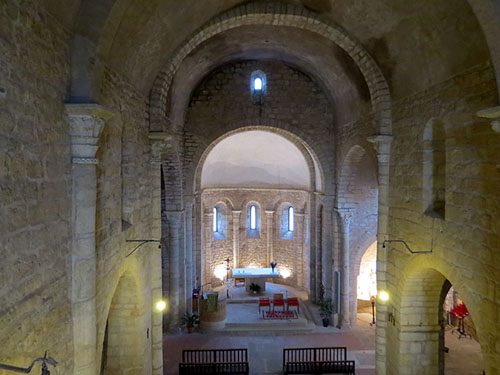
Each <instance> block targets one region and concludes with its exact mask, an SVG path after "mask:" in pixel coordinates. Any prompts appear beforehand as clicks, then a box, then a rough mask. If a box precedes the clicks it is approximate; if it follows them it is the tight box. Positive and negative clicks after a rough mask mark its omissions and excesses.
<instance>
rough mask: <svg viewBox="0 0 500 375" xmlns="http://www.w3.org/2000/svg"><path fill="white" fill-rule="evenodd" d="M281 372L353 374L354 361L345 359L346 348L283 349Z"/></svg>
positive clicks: (286, 373) (286, 374)
mask: <svg viewBox="0 0 500 375" xmlns="http://www.w3.org/2000/svg"><path fill="white" fill-rule="evenodd" d="M283 373H284V374H285V375H288V374H318V375H319V374H346V375H354V374H355V362H354V361H348V360H347V348H345V347H338V348H335V347H330V348H290V349H287V348H285V349H283Z"/></svg>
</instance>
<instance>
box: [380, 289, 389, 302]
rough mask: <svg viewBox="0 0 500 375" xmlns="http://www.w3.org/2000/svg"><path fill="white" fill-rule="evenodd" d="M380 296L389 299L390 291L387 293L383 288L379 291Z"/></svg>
mask: <svg viewBox="0 0 500 375" xmlns="http://www.w3.org/2000/svg"><path fill="white" fill-rule="evenodd" d="M378 298H380V300H381V301H384V302H385V301H389V293H387V292H386V291H385V290H382V291H380V292H379V293H378Z"/></svg>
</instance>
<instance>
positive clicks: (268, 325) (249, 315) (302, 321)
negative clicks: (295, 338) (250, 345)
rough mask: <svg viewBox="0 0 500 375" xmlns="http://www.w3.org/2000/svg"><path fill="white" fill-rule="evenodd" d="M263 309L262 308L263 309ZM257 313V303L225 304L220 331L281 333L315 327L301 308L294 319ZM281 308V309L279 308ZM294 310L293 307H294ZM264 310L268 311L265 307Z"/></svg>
mask: <svg viewBox="0 0 500 375" xmlns="http://www.w3.org/2000/svg"><path fill="white" fill-rule="evenodd" d="M263 310H264V309H263ZM263 310H261V312H260V313H259V310H258V304H257V303H256V302H255V301H253V302H252V303H241V302H238V303H232V304H228V305H227V318H226V324H225V327H224V328H222V329H221V330H220V331H221V332H230V333H239V332H240V333H250V332H255V333H256V334H259V335H262V334H270V335H272V334H277V333H279V334H282V333H286V332H291V333H294V332H301V333H304V332H312V331H314V330H315V329H316V326H315V325H314V323H312V322H310V321H309V320H308V319H307V318H306V316H305V315H304V312H303V310H302V309H301V311H300V313H298V314H297V318H296V319H277V320H274V319H270V320H267V319H263V318H262V311H263ZM279 310H281V309H279ZM294 310H295V308H294ZM265 311H268V309H267V308H266V309H265Z"/></svg>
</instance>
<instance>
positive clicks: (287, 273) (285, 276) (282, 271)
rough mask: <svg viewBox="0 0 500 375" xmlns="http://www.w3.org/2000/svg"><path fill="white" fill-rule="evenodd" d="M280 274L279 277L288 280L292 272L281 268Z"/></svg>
mask: <svg viewBox="0 0 500 375" xmlns="http://www.w3.org/2000/svg"><path fill="white" fill-rule="evenodd" d="M280 274H281V276H283V278H284V279H288V278H289V277H290V275H291V274H292V272H291V271H290V270H289V269H288V268H283V269H280Z"/></svg>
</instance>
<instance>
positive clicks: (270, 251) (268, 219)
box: [266, 210, 274, 267]
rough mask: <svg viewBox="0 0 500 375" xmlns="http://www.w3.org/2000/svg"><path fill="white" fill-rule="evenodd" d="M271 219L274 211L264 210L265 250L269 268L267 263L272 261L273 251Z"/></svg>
mask: <svg viewBox="0 0 500 375" xmlns="http://www.w3.org/2000/svg"><path fill="white" fill-rule="evenodd" d="M273 217H274V211H268V210H266V225H267V236H266V248H267V266H266V267H270V265H269V263H271V261H273V260H274V259H273V258H274V251H273Z"/></svg>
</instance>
